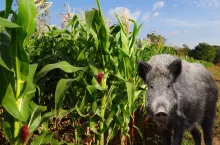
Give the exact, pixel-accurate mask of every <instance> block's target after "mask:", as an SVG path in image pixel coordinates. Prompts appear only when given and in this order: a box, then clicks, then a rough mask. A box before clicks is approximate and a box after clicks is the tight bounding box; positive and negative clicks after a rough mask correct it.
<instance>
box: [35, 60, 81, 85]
mask: <svg viewBox="0 0 220 145" xmlns="http://www.w3.org/2000/svg"><path fill="white" fill-rule="evenodd" d="M57 68H58V69H61V70H63V71H64V72H66V73H74V72H77V71H80V70H85V68H84V67H74V66H72V65H71V64H69V63H68V62H66V61H61V62H58V63H54V64H48V65H46V66H44V67H43V68H42V69H41V70H40V71H39V72H38V73H37V75H36V76H35V82H36V81H37V80H39V79H40V78H42V77H44V76H45V75H46V74H47V73H48V72H49V71H51V70H53V69H57Z"/></svg>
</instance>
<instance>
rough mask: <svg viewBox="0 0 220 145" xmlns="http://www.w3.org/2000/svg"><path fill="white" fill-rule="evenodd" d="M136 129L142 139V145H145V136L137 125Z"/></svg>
mask: <svg viewBox="0 0 220 145" xmlns="http://www.w3.org/2000/svg"><path fill="white" fill-rule="evenodd" d="M134 128H135V129H136V130H137V131H138V133H139V135H140V137H141V141H142V144H145V140H144V136H143V134H142V132H141V130H140V129H139V128H138V127H137V126H135V125H134Z"/></svg>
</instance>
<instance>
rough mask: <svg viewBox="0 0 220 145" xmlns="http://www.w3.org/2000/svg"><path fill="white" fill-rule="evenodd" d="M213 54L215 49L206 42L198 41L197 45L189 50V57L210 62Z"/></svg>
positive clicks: (213, 56)
mask: <svg viewBox="0 0 220 145" xmlns="http://www.w3.org/2000/svg"><path fill="white" fill-rule="evenodd" d="M215 55H216V51H215V49H214V48H213V47H212V46H211V45H209V44H207V43H199V45H197V46H196V47H195V49H194V50H192V51H191V52H190V56H191V57H193V58H195V59H198V60H203V61H207V62H211V63H212V62H213V61H214V59H215Z"/></svg>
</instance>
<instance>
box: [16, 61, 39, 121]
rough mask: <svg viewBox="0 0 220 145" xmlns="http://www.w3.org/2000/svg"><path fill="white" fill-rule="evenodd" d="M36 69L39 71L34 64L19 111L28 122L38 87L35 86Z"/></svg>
mask: <svg viewBox="0 0 220 145" xmlns="http://www.w3.org/2000/svg"><path fill="white" fill-rule="evenodd" d="M36 69H37V64H32V65H30V66H29V70H30V72H29V75H28V79H27V81H26V82H25V90H24V92H23V93H22V95H21V97H20V98H19V102H20V104H19V110H20V112H21V114H22V116H23V117H24V118H25V120H26V121H27V120H28V118H29V116H30V110H29V103H30V100H31V99H32V98H33V97H34V95H35V92H36V87H35V85H34V84H33V78H34V75H35V72H36Z"/></svg>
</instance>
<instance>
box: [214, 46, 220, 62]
mask: <svg viewBox="0 0 220 145" xmlns="http://www.w3.org/2000/svg"><path fill="white" fill-rule="evenodd" d="M213 47H214V48H215V51H216V55H215V61H214V62H215V63H216V64H220V46H213Z"/></svg>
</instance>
